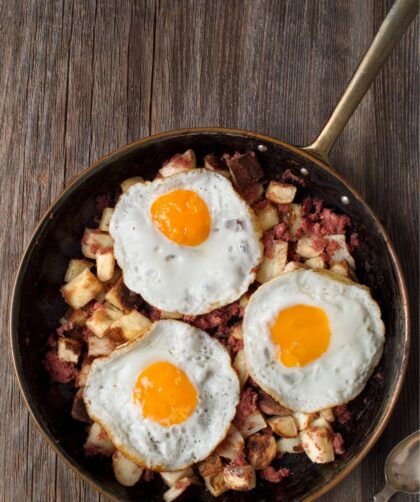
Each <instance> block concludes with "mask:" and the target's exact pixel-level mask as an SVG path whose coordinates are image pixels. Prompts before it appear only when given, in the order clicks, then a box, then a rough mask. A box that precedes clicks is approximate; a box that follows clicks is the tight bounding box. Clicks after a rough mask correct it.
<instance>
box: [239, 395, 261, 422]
mask: <svg viewBox="0 0 420 502" xmlns="http://www.w3.org/2000/svg"><path fill="white" fill-rule="evenodd" d="M257 400H258V394H257V393H256V392H255V391H254V390H253V389H251V387H248V388H245V389H243V390H242V391H241V399H240V401H239V404H238V406H237V408H236V417H237V418H239V419H241V418H244V417H248V416H249V415H251V413H254V411H256V410H257Z"/></svg>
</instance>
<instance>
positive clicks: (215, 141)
mask: <svg viewBox="0 0 420 502" xmlns="http://www.w3.org/2000/svg"><path fill="white" fill-rule="evenodd" d="M417 11H418V3H417V0H397V1H396V2H395V4H394V6H393V7H392V9H391V11H390V12H389V14H388V16H387V17H386V19H385V21H384V23H383V24H382V26H381V28H380V30H379V32H378V34H377V36H376V37H375V39H374V41H373V42H372V45H371V47H370V48H369V50H368V51H367V53H366V55H365V56H364V58H363V60H362V62H361V63H360V65H359V67H358V69H357V70H356V73H355V75H354V76H353V78H352V80H351V81H350V83H349V85H348V87H347V89H346V91H345V93H344V94H343V97H342V98H341V100H340V102H339V103H338V105H337V107H336V109H335V111H334V112H333V114H332V115H331V117H330V119H329V121H328V122H327V124H326V125H325V127H324V129H323V130H322V132H321V134H320V135H319V137H318V138H317V139H316V140H315V141H314V142H313V143H312V144H311V145H310V146H308V147H306V148H299V147H296V146H293V145H290V144H288V143H285V142H283V141H280V140H277V139H274V138H270V137H267V136H263V135H260V134H257V133H253V132H247V131H241V130H235V129H222V128H195V129H184V130H178V131H174V132H166V133H162V134H157V135H155V136H151V137H149V138H145V139H143V140H139V141H137V142H134V143H132V144H130V145H127V146H125V147H122V148H120V149H117V150H115V151H114V152H112V153H111V154H109V155H108V156H106V157H104V158H103V159H101V160H99V161H98V162H97V163H96V164H94V165H93V166H91V167H90V168H89V169H88V170H87V171H85V172H84V173H83V174H82V175H81V176H79V177H78V178H77V179H76V180H74V181H73V182H72V183H71V185H70V186H69V187H68V188H67V189H66V190H65V191H64V192H63V193H62V194H61V195H60V196H59V197H58V198H57V199H56V200H55V201H54V202H53V204H52V205H51V207H50V208H49V210H48V211H47V213H46V214H45V216H44V217H43V219H42V220H41V222H40V223H39V225H38V226H37V228H36V229H35V232H34V234H33V236H32V238H31V240H30V242H29V244H28V247H27V249H26V251H25V253H24V256H23V258H22V261H21V263H20V266H19V269H18V272H17V276H16V281H15V286H14V290H13V294H12V299H11V309H10V337H11V345H12V354H13V362H14V366H15V371H16V374H17V378H18V381H19V385H20V388H21V391H22V393H23V396H24V399H25V401H26V404H27V406H28V408H29V410H30V412H31V414H32V416H33V418H34V420H35V422H36V423H37V425H38V426H39V428H40V430H41V432H42V433H43V434H44V436H45V438H46V439H47V440H48V442H49V443H50V444H51V445H52V447H53V448H54V449H55V451H56V452H57V453H58V454H59V455H60V456H61V457H62V459H63V460H64V461H65V462H66V463H67V464H68V465H69V466H70V467H71V468H73V469H74V470H75V471H76V472H77V473H78V474H79V475H80V476H81V477H82V478H84V479H85V480H86V481H88V482H89V483H91V484H92V485H93V486H94V487H95V488H96V489H97V490H99V491H100V492H102V493H103V494H104V495H106V496H108V497H109V498H111V499H113V500H123V501H134V500H150V501H155V500H156V501H158V500H162V498H161V497H162V492H163V490H164V489H163V487H162V486H161V485H160V484H159V483H158V482H157V481H156V482H155V481H153V482H151V483H140V484H139V485H138V486H136V487H133V488H127V487H124V486H121V485H120V484H118V483H117V482H116V481H115V479H114V476H113V473H112V470H111V468H110V466H109V465H108V464H109V462H108V463H107V462H104V461H101V460H99V461H98V459H94V460H92V459H87V458H85V456H84V453H83V448H82V445H83V443H84V439H85V428H84V426H83V425H82V424H81V423H78V422H75V421H74V420H73V419H71V417H70V413H69V410H70V407H71V402H72V397H73V393H72V391H71V389H70V388H69V387H68V386H67V385H57V386H51V385H50V383H49V380H48V377H47V376H46V374H45V372H44V371H43V369H42V363H41V361H42V358H43V355H44V353H45V347H46V340H47V338H48V335H49V334H50V333H51V332H52V331H53V330H54V328H55V327H56V326H57V324H58V319H59V318H60V317H61V316H62V314H63V313H64V312H65V310H66V306H65V304H64V302H63V300H62V298H61V296H60V293H59V288H60V286H61V284H62V282H63V277H64V273H65V270H66V267H67V262H68V260H69V259H70V258H74V257H75V256H80V255H81V253H80V237H81V235H82V233H83V229H84V227H85V226H86V224H87V223H88V222H89V220H90V218H91V215H92V214H93V212H94V200H95V197H96V196H97V195H99V194H102V193H105V192H107V191H108V190H112V189H114V188H115V186H117V185H118V184H119V183H120V182H121V181H122V180H124V179H126V178H128V177H131V176H134V175H141V176H143V177H144V178H147V179H152V178H153V177H154V176H155V174H156V171H157V169H158V168H159V166H160V165H161V164H162V162H163V161H164V160H166V159H167V158H169V157H171V156H172V155H174V154H176V153H179V152H182V151H185V150H186V149H188V148H192V149H193V150H194V151H195V153H196V155H197V159H198V163H199V164H200V162H201V161H202V159H203V156H204V155H205V154H207V153H210V152H212V153H215V154H216V155H221V154H223V153H233V152H235V151H236V150H239V151H241V152H244V151H247V150H255V151H256V152H258V156H259V159H260V161H261V164H262V165H263V166H264V169H265V173H266V178H267V179H280V177H281V174H282V173H283V172H284V171H285V170H286V169H291V171H292V172H293V173H294V174H296V175H298V176H300V177H302V178H303V179H304V180H305V187H304V188H303V189H302V190H303V195H306V194H308V195H311V196H312V197H318V198H321V199H323V200H325V202H326V204H327V205H328V206H330V207H334V208H337V209H338V210H339V211H341V212H342V213H345V214H347V215H348V216H349V217H350V218H351V220H352V226H353V229H354V231H355V232H357V233H358V234H359V240H360V246H359V248H358V249H357V250H356V252H355V259H356V262H357V270H358V276H359V280H360V282H361V283H363V284H366V285H368V286H369V287H370V288H371V291H372V295H373V297H374V298H375V299H376V300H377V301H378V303H379V305H380V307H381V310H382V315H383V320H384V323H385V326H386V345H385V351H384V356H383V358H382V361H381V363H380V366H379V372H380V374H382V375H383V379H371V380H370V381H369V383H368V385H367V387H366V389H365V390H364V392H363V393H362V394H361V395H360V396H359V397H358V398H356V400H355V401H353V402H352V404H351V411H352V413H353V415H354V416H355V417H356V419H355V420H354V421H353V424H352V428H351V430H348V431H346V437H347V438H348V440H347V445H348V448H347V451H346V452H345V454H344V455H343V456H341V457H340V458H339V459H338V460H337V461H336V462H334V463H332V464H326V465H316V464H311V463H310V461H309V460H302V456H300V455H299V456H293V458H292V459H290V460H289V461H288V462H289V464H288V466H289V467H290V468H291V470H292V472H293V473H294V475H293V476H291V477H290V478H287V479H286V480H284V481H283V482H282V483H280V484H278V485H277V484H270V483H264V484H259V485H257V488H256V489H255V490H254V491H252V492H249V493H239V492H229V493H228V494H226V495H224V496H222V497H220V498H219V500H229V501H251V500H252V501H275V500H313V499H315V498H317V497H319V496H320V495H322V494H323V493H325V492H327V491H328V490H329V489H331V488H332V487H333V486H335V485H336V484H337V483H338V482H339V481H340V480H341V479H343V477H344V476H346V475H347V474H348V473H349V472H350V471H351V470H352V469H353V468H354V467H355V466H356V465H357V464H358V463H359V462H360V461H361V460H362V458H363V457H364V456H365V455H366V454H367V452H368V451H369V449H370V448H371V447H372V446H373V444H374V443H375V441H376V440H377V439H378V438H379V436H380V434H381V432H382V431H383V429H384V427H385V425H386V423H387V421H388V419H389V417H390V415H391V412H392V409H393V408H394V406H395V403H396V401H397V398H398V395H399V392H400V389H401V386H402V382H403V378H404V374H405V371H406V366H407V361H408V352H409V312H408V299H407V291H406V286H405V283H404V278H403V276H402V272H401V267H400V264H399V261H398V258H397V256H396V254H395V251H394V249H393V246H392V244H391V242H390V241H389V238H388V236H387V234H386V232H385V230H384V228H383V227H382V225H381V223H380V222H379V221H378V219H377V217H376V216H375V215H374V214H373V212H372V210H371V209H370V208H369V207H368V206H367V205H366V203H365V202H364V201H363V199H362V198H361V196H360V195H359V194H358V193H357V192H356V191H355V190H354V189H353V188H352V187H351V186H350V185H349V184H348V183H347V182H346V181H345V180H344V179H343V178H342V177H341V176H340V175H339V174H337V173H336V172H335V171H334V170H333V168H332V167H331V166H330V164H329V162H328V153H329V151H330V149H331V147H332V146H333V144H334V142H335V140H336V139H337V137H338V135H339V133H340V132H341V130H342V129H343V127H344V126H345V124H346V123H347V121H348V119H349V118H350V116H351V114H352V113H353V111H354V110H355V108H356V106H357V105H358V103H359V102H360V100H361V99H362V97H363V95H364V94H365V92H366V91H367V89H368V87H369V85H370V83H371V82H372V80H373V79H374V77H375V75H376V74H377V72H378V71H379V69H380V67H381V66H382V64H383V63H384V62H385V60H386V59H387V57H388V56H389V54H390V52H391V51H392V49H393V48H394V46H395V45H396V44H397V42H398V41H399V39H400V38H401V37H402V35H403V33H404V32H405V30H406V29H407V27H408V26H409V24H410V23H411V21H412V20H413V19H414V17H415V15H416V13H417ZM212 499H213V498H212V497H211V495H210V494H209V493H208V492H205V491H204V490H199V491H197V492H195V493H193V494H192V495H190V500H194V501H208V500H212Z"/></svg>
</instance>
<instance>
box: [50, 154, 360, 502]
mask: <svg viewBox="0 0 420 502" xmlns="http://www.w3.org/2000/svg"><path fill="white" fill-rule="evenodd" d="M196 167H197V160H196V156H195V153H194V152H193V151H192V150H187V151H186V152H184V153H182V154H181V153H180V154H176V155H174V156H173V157H172V158H171V159H169V160H168V161H166V162H165V163H164V164H163V166H162V167H161V169H160V170H159V171H158V174H157V177H160V178H162V177H167V176H172V175H174V174H177V173H180V172H184V171H188V170H191V169H195V168H196ZM204 168H205V169H208V170H210V171H215V172H218V173H219V174H221V175H223V176H225V177H226V178H228V179H230V180H231V181H232V183H233V185H234V187H235V189H236V190H237V191H238V193H239V194H240V195H241V196H242V197H243V198H244V200H245V201H246V202H247V203H248V204H250V205H251V206H252V207H253V209H254V211H255V214H256V216H257V218H258V219H259V222H260V225H261V228H262V230H263V232H264V233H263V244H264V259H263V261H262V263H261V265H260V267H259V269H258V270H257V271H256V279H257V282H259V283H264V282H266V281H269V280H271V279H273V278H274V277H277V276H278V275H280V274H283V273H287V272H289V271H292V270H296V269H299V268H312V269H324V268H327V269H330V270H331V271H332V272H334V273H336V274H339V275H342V276H345V277H350V278H352V279H353V280H354V279H355V266H356V265H355V262H354V258H353V257H352V255H351V252H353V251H354V250H355V249H356V248H357V247H358V245H359V237H358V235H357V234H356V233H350V227H351V221H350V218H349V217H348V216H346V215H342V214H337V213H335V212H334V211H333V210H332V209H330V208H327V207H325V204H324V202H323V201H322V200H319V199H312V198H310V197H306V198H304V199H303V200H302V201H301V202H297V201H296V198H297V197H299V191H300V187H301V186H304V184H305V183H304V181H303V179H301V178H300V177H298V176H296V175H295V174H294V173H293V171H292V170H291V169H286V170H285V171H284V172H283V174H282V176H281V179H280V181H274V180H273V181H270V182H269V183H268V185H267V184H266V183H265V182H264V180H263V176H264V171H263V168H262V166H261V164H260V162H259V160H258V158H257V155H256V153H255V152H253V151H249V152H244V153H239V152H235V153H234V154H233V155H230V154H224V155H222V156H217V155H215V154H212V153H209V154H208V155H206V156H205V157H204ZM143 182H144V181H143V179H142V178H140V177H138V176H134V177H132V178H129V179H127V180H122V182H121V186H120V187H117V188H116V190H115V192H114V193H109V194H105V195H100V196H98V197H97V198H96V200H95V207H96V213H95V215H93V216H94V220H95V221H97V223H98V225H99V226H98V228H86V229H85V232H84V235H83V237H82V239H81V252H82V254H83V255H84V257H83V258H82V259H81V258H74V259H71V260H70V261H69V264H68V268H67V270H66V273H65V277H64V278H63V286H62V288H61V292H62V295H63V297H64V300H65V301H66V303H67V304H68V305H69V307H70V308H69V310H68V311H67V312H66V314H65V315H64V316H63V317H62V319H60V326H59V327H58V328H57V330H56V333H54V334H52V335H50V336H49V338H48V342H47V345H48V351H47V352H46V354H45V357H44V367H45V369H46V371H47V372H48V373H49V376H50V379H51V382H53V383H60V384H69V385H71V386H72V387H74V390H75V395H74V399H73V404H72V407H71V415H72V417H73V418H74V419H75V420H78V421H80V422H84V423H85V424H88V425H87V426H86V427H87V428H88V430H87V439H86V442H85V445H84V449H85V453H86V455H88V456H93V455H102V456H106V457H112V459H110V461H111V460H112V466H113V470H114V474H115V477H116V479H117V480H118V482H119V483H121V484H122V485H124V486H133V485H135V484H136V483H138V482H139V481H140V480H141V482H148V481H150V480H151V479H153V478H154V476H155V474H156V473H154V472H153V471H151V470H148V469H143V467H141V466H138V465H136V464H135V463H133V462H132V461H131V460H130V459H128V458H127V457H125V456H124V455H123V453H122V452H120V451H118V450H116V449H115V447H114V445H113V444H112V442H111V440H110V438H109V437H108V435H107V434H106V432H105V430H104V429H103V428H102V427H101V426H100V425H99V424H98V423H95V422H94V423H92V421H91V419H90V417H89V416H88V414H87V411H86V408H85V405H84V401H83V388H84V386H85V383H86V378H87V375H88V372H89V369H90V366H91V364H92V361H93V360H94V359H95V358H96V357H100V356H104V355H108V354H110V353H111V352H112V351H113V350H114V349H115V348H116V347H118V346H119V345H120V344H122V343H125V342H126V341H127V340H131V339H133V338H135V337H141V336H143V334H144V333H145V332H146V331H147V329H148V327H149V325H150V324H151V323H152V322H154V321H156V320H159V319H182V320H183V321H184V322H187V323H189V324H192V325H193V326H196V327H198V328H200V329H203V330H205V331H207V332H208V333H209V334H210V335H211V336H213V337H215V338H216V339H217V340H218V341H219V342H220V343H222V344H223V345H224V346H225V347H226V349H227V350H228V352H229V353H230V355H231V358H232V365H233V367H234V369H235V370H236V371H237V373H238V377H239V380H240V384H241V389H242V390H241V394H240V402H239V404H238V406H237V411H236V416H235V419H234V422H233V423H232V425H231V427H230V429H229V431H228V433H227V435H226V437H225V439H224V440H223V441H222V442H221V443H220V444H219V446H218V447H217V449H216V451H215V452H214V453H213V454H212V455H210V456H209V457H208V458H207V459H205V460H204V461H202V462H200V463H199V464H197V465H196V467H197V468H198V469H197V470H198V473H199V474H200V477H201V480H202V482H203V483H204V485H205V487H206V488H207V489H208V490H209V491H210V493H211V494H212V495H213V496H215V497H218V496H220V495H222V494H223V493H225V492H226V491H227V490H229V489H230V490H239V491H247V490H252V489H253V488H254V487H255V485H256V478H257V476H258V477H259V479H261V480H264V481H267V482H270V483H279V482H281V481H282V480H283V479H285V478H287V477H288V476H289V475H290V474H292V473H291V472H290V471H289V469H287V468H285V467H282V466H281V465H280V466H279V465H278V463H279V462H281V457H282V456H283V455H296V454H300V453H302V452H304V453H305V454H306V455H307V456H308V457H309V458H310V459H311V460H312V461H313V462H316V463H325V462H331V461H333V460H334V459H335V457H336V455H342V454H343V453H344V451H345V450H344V439H343V436H342V434H341V433H340V432H337V431H335V430H334V429H333V427H334V426H335V424H336V423H338V424H340V425H341V426H343V425H345V424H347V423H348V422H349V421H350V420H351V413H350V411H349V410H348V408H347V406H346V405H342V406H336V407H335V408H333V409H331V408H328V409H325V410H321V411H320V412H317V413H301V412H292V410H289V409H287V408H285V407H284V406H282V405H281V404H280V403H278V402H277V401H276V400H274V399H273V398H272V397H271V396H269V395H268V394H267V393H266V392H264V391H263V390H262V389H261V388H259V386H258V385H257V384H256V383H255V382H254V381H253V380H252V378H250V376H249V372H248V368H247V364H246V358H245V353H244V351H243V340H242V318H243V315H244V310H245V307H246V305H247V303H248V300H249V297H250V294H251V293H252V291H253V290H254V289H255V287H256V286H255V285H254V286H251V289H250V291H248V292H247V293H246V294H244V295H243V296H242V297H241V298H240V299H239V300H238V301H235V302H233V303H231V304H230V305H226V306H224V307H221V308H218V309H216V310H213V311H212V312H209V313H207V314H204V315H199V316H186V315H184V316H183V315H182V314H180V313H178V312H161V311H160V310H159V309H157V308H155V307H153V306H151V305H148V304H147V303H146V302H145V301H144V300H143V298H142V297H141V296H140V295H138V294H136V293H134V292H132V291H130V290H129V289H128V288H127V287H126V286H125V284H124V282H123V279H122V272H121V270H120V269H119V267H118V266H117V264H116V261H115V256H114V250H113V240H112V238H111V236H110V234H109V225H110V221H111V217H112V213H113V207H114V206H115V204H116V202H117V201H118V198H119V196H120V194H121V192H125V191H127V190H129V189H130V187H132V186H133V185H135V184H137V183H143ZM298 200H299V199H298ZM273 461H274V462H275V466H274V465H272V462H273ZM160 478H161V479H162V481H163V482H164V483H165V484H166V485H167V486H168V490H167V491H166V492H165V493H164V495H163V498H164V500H165V501H167V502H171V501H173V500H175V499H177V498H178V497H179V496H181V495H182V494H183V493H184V492H185V491H186V490H187V489H188V488H189V487H190V486H191V485H193V484H196V483H197V482H198V480H197V478H196V477H195V475H194V470H193V468H192V467H187V468H186V469H182V470H180V471H175V472H161V473H160Z"/></svg>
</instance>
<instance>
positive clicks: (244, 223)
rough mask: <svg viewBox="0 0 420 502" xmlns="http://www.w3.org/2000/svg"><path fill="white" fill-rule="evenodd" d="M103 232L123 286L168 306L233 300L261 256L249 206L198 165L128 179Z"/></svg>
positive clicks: (192, 307) (202, 307) (202, 309)
mask: <svg viewBox="0 0 420 502" xmlns="http://www.w3.org/2000/svg"><path fill="white" fill-rule="evenodd" d="M110 233H111V235H112V237H113V239H114V241H115V244H114V252H115V256H116V259H117V262H118V264H119V266H120V267H121V269H122V270H123V274H124V282H125V284H126V285H127V287H128V288H129V289H131V290H132V291H134V292H136V293H139V294H140V295H141V296H142V297H143V298H144V299H145V300H146V301H147V302H148V303H150V304H151V305H153V306H154V307H157V308H159V309H161V310H166V311H169V312H180V313H182V314H189V315H198V314H204V313H207V312H210V311H211V310H213V309H215V308H218V307H221V306H223V305H227V304H228V303H231V302H233V301H235V300H236V299H238V298H239V297H240V296H241V295H242V294H243V293H244V292H245V291H246V290H247V289H248V286H249V284H250V283H251V282H253V280H254V278H255V271H256V267H257V266H258V264H259V263H260V261H261V259H262V252H263V247H262V242H261V230H260V227H259V224H258V221H257V219H256V216H255V214H254V213H253V211H252V209H251V208H250V207H249V206H248V205H247V204H246V203H245V201H244V200H243V199H242V198H241V197H240V196H239V195H238V194H237V193H236V192H235V190H234V188H233V186H232V184H231V183H230V181H229V180H227V179H226V178H225V177H224V176H222V175H220V174H218V173H215V172H210V171H207V170H205V169H193V170H191V171H187V172H183V173H179V174H176V175H173V176H170V177H168V178H162V179H155V180H154V181H152V182H146V183H138V184H136V185H134V186H132V187H131V188H130V189H129V190H128V191H127V192H125V193H124V194H123V195H122V196H121V198H120V200H119V202H118V204H117V206H116V208H115V211H114V213H113V215H112V219H111V223H110Z"/></svg>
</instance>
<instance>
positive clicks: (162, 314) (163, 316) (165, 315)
mask: <svg viewBox="0 0 420 502" xmlns="http://www.w3.org/2000/svg"><path fill="white" fill-rule="evenodd" d="M182 317H183V315H182V314H180V313H179V312H167V311H166V310H161V311H160V318H161V319H182Z"/></svg>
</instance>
